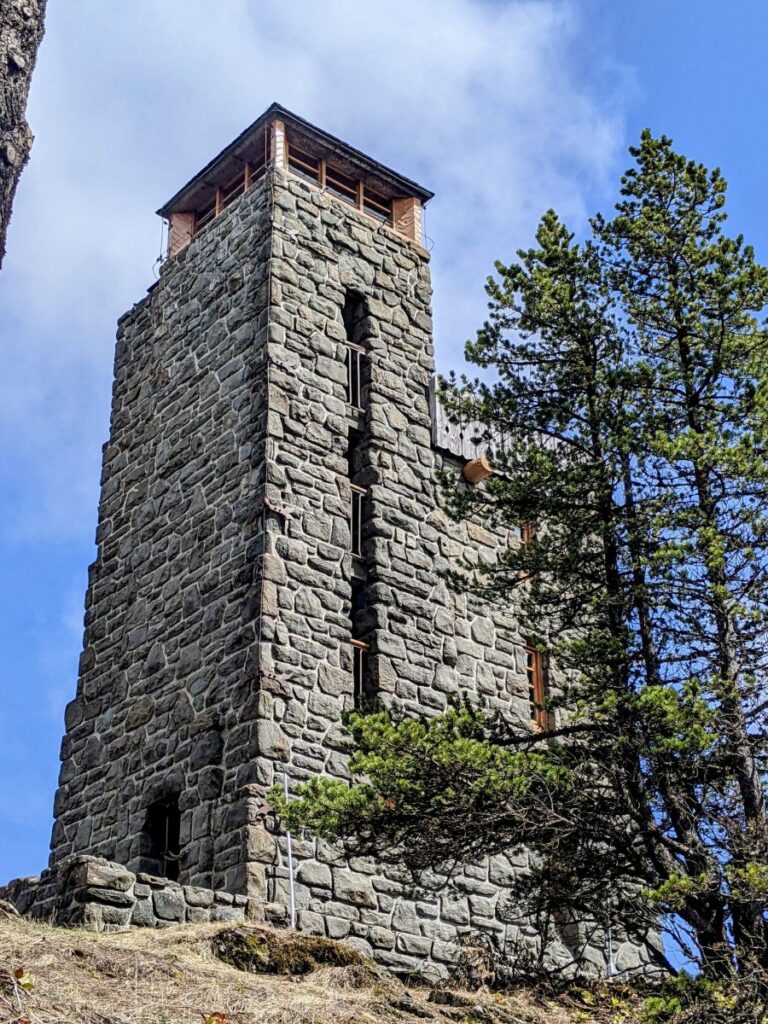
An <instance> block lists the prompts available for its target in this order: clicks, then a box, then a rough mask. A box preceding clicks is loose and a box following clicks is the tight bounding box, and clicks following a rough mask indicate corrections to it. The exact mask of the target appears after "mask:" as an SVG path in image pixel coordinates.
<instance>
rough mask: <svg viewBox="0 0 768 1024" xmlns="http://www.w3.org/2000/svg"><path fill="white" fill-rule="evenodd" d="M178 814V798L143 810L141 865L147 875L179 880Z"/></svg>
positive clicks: (165, 800) (162, 801)
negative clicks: (144, 811)
mask: <svg viewBox="0 0 768 1024" xmlns="http://www.w3.org/2000/svg"><path fill="white" fill-rule="evenodd" d="M180 839H181V812H180V811H179V798H178V796H170V797H166V798H165V799H163V800H158V801H156V802H155V803H153V804H150V806H149V807H148V808H147V817H146V821H145V823H144V842H143V844H142V845H143V850H142V854H143V856H142V864H143V866H144V870H145V871H147V872H148V873H149V874H156V875H160V876H161V877H162V878H169V879H170V880H171V881H172V882H176V881H178V878H179V857H180V854H181V842H180Z"/></svg>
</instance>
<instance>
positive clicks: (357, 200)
mask: <svg viewBox="0 0 768 1024" xmlns="http://www.w3.org/2000/svg"><path fill="white" fill-rule="evenodd" d="M296 153H301V154H302V155H305V156H308V157H310V159H311V160H313V161H314V160H317V162H318V169H317V173H316V174H315V169H314V167H313V165H312V164H311V163H308V162H307V161H305V160H303V159H302V158H301V157H299V156H297V155H295V154H296ZM292 154H294V155H293V156H292ZM292 162H293V163H295V164H298V165H299V168H300V169H299V170H298V171H297V170H296V169H295V168H294V167H292V166H291V163H292ZM286 167H287V168H288V170H289V171H290V173H291V174H295V175H296V177H297V178H300V179H301V180H302V181H306V182H308V183H309V184H310V185H313V184H314V185H317V186H318V187H319V188H321V189H323V190H324V191H325V192H328V193H329V195H331V196H333V198H334V199H338V200H340V201H341V202H342V203H346V204H347V205H348V206H352V207H354V208H355V209H356V210H357V211H358V212H359V213H363V214H365V216H366V217H370V218H371V220H375V221H376V222H377V223H379V224H388V225H389V226H390V227H393V226H394V222H395V221H394V213H393V206H392V203H393V200H392V199H391V198H388V197H387V196H385V195H384V193H383V192H379V191H378V190H377V189H375V188H372V187H371V186H369V185H366V184H365V182H364V181H363V180H362V179H361V178H354V177H352V176H351V175H349V174H347V173H346V172H345V171H343V170H342V169H341V167H338V166H337V165H336V164H334V162H333V161H332V160H331V161H330V163H329V161H328V160H326V159H325V158H324V157H315V156H314V154H312V153H311V152H310V151H309V150H306V149H303V148H302V147H301V146H300V145H299V144H298V143H296V142H293V141H292V140H291V139H290V137H289V136H286ZM334 179H335V180H334Z"/></svg>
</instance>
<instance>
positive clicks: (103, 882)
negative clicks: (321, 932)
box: [0, 856, 264, 931]
mask: <svg viewBox="0 0 768 1024" xmlns="http://www.w3.org/2000/svg"><path fill="white" fill-rule="evenodd" d="M145 877H146V876H145ZM97 879H98V885H96V884H91V883H92V882H94V881H95V880H97ZM0 899H4V900H7V901H8V902H9V903H12V904H13V905H14V906H15V907H16V908H17V909H18V910H19V911H20V912H21V913H22V914H25V915H27V916H29V917H31V918H34V919H35V920H41V921H49V922H51V923H52V924H60V925H77V926H78V927H81V928H85V929H86V930H89V931H124V930H125V929H127V928H130V927H141V928H159V927H164V926H166V925H168V924H181V923H183V922H195V923H198V922H201V921H219V920H227V921H263V919H264V914H263V908H262V907H261V906H260V905H259V904H258V903H256V902H254V901H251V900H248V899H245V898H243V897H239V898H238V902H237V903H236V905H235V900H234V899H233V897H232V895H231V894H230V893H226V892H213V891H212V890H210V889H200V888H195V887H191V886H180V885H179V884H178V883H177V882H171V881H169V880H168V879H167V878H154V877H153V880H152V884H151V885H150V884H144V883H142V882H139V881H137V876H136V875H134V874H133V873H132V872H130V871H127V870H126V869H125V868H124V867H123V866H122V865H120V864H114V863H111V862H110V861H107V860H104V859H103V858H100V857H87V856H77V857H70V858H66V859H64V860H62V861H60V862H59V863H58V864H57V865H56V866H55V867H53V868H50V869H47V870H46V871H43V873H42V874H41V875H40V876H39V877H34V878H17V879H15V880H14V881H13V882H9V883H8V885H6V886H3V887H0ZM219 900H221V901H222V902H224V903H229V904H231V905H228V906H226V907H221V908H218V907H216V906H215V904H216V903H217V902H218V901H219ZM223 910H226V916H225V917H220V916H218V912H220V911H223Z"/></svg>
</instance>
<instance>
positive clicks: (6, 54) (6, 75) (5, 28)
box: [0, 0, 46, 267]
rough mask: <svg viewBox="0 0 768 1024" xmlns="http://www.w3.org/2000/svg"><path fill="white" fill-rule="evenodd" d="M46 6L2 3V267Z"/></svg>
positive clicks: (16, 0) (35, 0)
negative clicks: (28, 101)
mask: <svg viewBox="0 0 768 1024" xmlns="http://www.w3.org/2000/svg"><path fill="white" fill-rule="evenodd" d="M45 5H46V0H0V267H2V265H3V258H4V257H5V240H6V237H7V234H8V222H9V220H10V219H11V211H12V209H13V197H14V195H15V194H16V185H17V184H18V181H19V177H20V176H21V172H22V171H23V169H24V165H25V164H26V162H27V160H28V159H29V151H30V149H31V148H32V140H33V136H32V132H31V131H30V130H29V125H28V124H27V119H26V110H27V96H28V95H29V83H30V80H31V78H32V71H33V70H34V67H35V60H36V58H37V49H38V47H39V46H40V40H41V39H42V38H43V23H44V19H45Z"/></svg>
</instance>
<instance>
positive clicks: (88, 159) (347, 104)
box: [0, 0, 768, 882]
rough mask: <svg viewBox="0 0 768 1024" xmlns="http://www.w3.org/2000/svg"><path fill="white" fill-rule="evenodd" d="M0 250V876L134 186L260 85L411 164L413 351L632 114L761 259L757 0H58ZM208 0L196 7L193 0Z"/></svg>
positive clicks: (158, 190)
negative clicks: (27, 147)
mask: <svg viewBox="0 0 768 1024" xmlns="http://www.w3.org/2000/svg"><path fill="white" fill-rule="evenodd" d="M49 8H50V13H49V18H48V28H47V34H46V39H45V41H44V44H43V47H42V49H41V53H40V58H39V63H38V68H37V71H36V75H35V79H34V83H33V91H32V97H31V104H30V112H29V113H30V120H31V122H32V128H33V130H34V132H35V134H36V136H37V141H36V143H35V147H34V150H33V155H32V160H31V163H30V165H29V167H28V169H27V171H26V172H25V175H24V178H23V179H22V183H21V185H20V188H19V193H18V198H17V203H16V210H15V213H14V218H13V221H12V224H11V231H10V235H9V241H8V256H7V258H6V262H5V265H4V268H3V270H2V273H0V339H1V340H2V354H3V372H2V375H1V376H0V565H2V571H1V572H0V645H1V649H2V654H3V656H2V662H1V666H2V667H0V693H1V694H2V700H0V882H2V881H4V880H5V879H7V878H10V877H14V876H17V875H20V874H30V873H35V872H37V871H39V870H40V869H41V868H42V867H43V866H44V865H45V863H46V859H47V851H48V840H49V836H50V826H51V808H52V801H53V794H54V789H55V785H56V777H57V772H58V751H59V743H60V736H61V731H62V727H63V709H64V705H65V703H66V702H67V701H68V700H69V699H71V697H72V696H74V692H75V683H76V675H77V659H78V656H79V652H80V645H81V641H82V610H83V595H84V591H85V585H86V575H87V574H86V570H87V566H88V564H89V562H90V561H91V560H92V558H93V557H94V546H93V536H94V531H95V526H96V508H97V501H98V483H99V469H100V455H101V445H102V443H103V442H104V441H105V440H106V437H107V432H108V419H109V400H110V388H111V371H112V358H113V344H114V331H115V322H116V320H117V317H118V316H119V315H120V314H121V313H122V312H123V311H124V310H125V309H126V308H128V307H129V306H130V305H131V304H132V303H133V302H135V301H137V300H138V299H140V298H141V296H142V295H143V294H144V291H145V289H146V287H147V286H148V285H149V284H150V283H151V282H152V280H153V279H154V277H153V264H154V261H155V260H156V258H157V256H158V253H159V249H160V222H159V220H158V218H157V217H155V215H154V213H153V211H154V210H155V209H156V208H157V207H158V206H159V205H160V203H161V202H162V201H163V200H165V199H167V198H168V196H169V195H171V194H172V193H173V192H174V191H175V190H176V188H177V187H178V186H179V185H180V184H181V183H183V182H184V181H186V180H187V178H189V177H190V176H191V174H192V173H194V172H195V171H196V170H198V169H199V168H200V167H201V166H202V165H203V164H204V163H206V162H207V161H208V159H209V158H210V157H211V156H213V155H214V154H215V153H216V152H218V151H219V149H221V148H222V147H223V146H224V145H225V144H226V143H227V142H229V141H230V139H231V138H232V137H234V136H235V135H236V134H237V133H238V132H239V131H240V130H241V129H242V128H243V127H245V126H246V125H247V124H248V123H250V122H251V121H252V120H253V119H254V118H255V117H256V116H257V115H258V114H259V113H261V111H262V110H263V109H264V108H265V107H266V106H267V105H268V104H269V103H270V102H271V101H272V100H278V101H279V102H281V103H283V104H284V105H285V106H287V107H289V108H291V109H293V110H295V111H296V112H297V113H299V114H301V115H303V116H304V117H306V118H308V119H309V120H311V121H314V122H315V123H316V124H318V125H320V126H321V127H323V128H325V129H327V130H328V131H330V132H332V133H333V134H335V135H338V136H340V137H342V138H344V139H346V140H348V141H349V142H350V143H352V144H353V145H356V146H358V147H359V148H360V149H363V150H364V151H366V152H368V153H370V154H371V155H372V156H374V157H376V158H377V159H379V160H381V161H382V162H384V163H387V164H389V165H390V166H392V167H394V168H396V169H397V170H400V171H402V172H403V173H404V174H407V175H409V176H410V177H414V178H416V179H417V180H419V181H420V182H422V183H423V184H424V185H426V186H428V187H430V188H432V189H434V190H435V192H436V193H437V196H436V198H435V200H434V201H433V203H432V204H430V207H429V210H428V212H427V231H428V234H429V236H430V239H431V240H432V241H431V244H432V245H433V250H432V256H433V280H434V286H435V298H434V310H435V328H436V344H437V352H438V361H439V365H440V367H441V368H442V369H447V368H449V367H452V366H456V367H457V366H460V365H461V350H462V346H463V342H464V339H465V338H466V337H468V336H469V335H470V334H471V333H472V332H473V330H474V328H475V327H476V326H477V325H478V324H479V322H480V320H481V318H482V315H483V309H484V296H483V290H482V286H483V281H484V278H485V276H486V274H487V273H488V272H489V270H490V268H491V264H492V261H493V260H494V259H497V258H499V259H504V260H509V259H510V258H511V256H512V254H513V251H514V250H515V249H516V248H518V247H519V246H525V245H527V244H529V242H530V240H531V235H532V232H533V230H534V228H535V224H536V221H537V218H538V216H539V215H540V214H541V213H542V212H543V211H544V210H545V209H546V208H547V207H550V206H551V207H554V208H555V209H557V210H558V212H560V213H561V214H562V215H563V216H564V217H565V218H566V219H567V220H568V221H569V222H570V223H571V224H572V226H573V227H574V228H575V229H577V230H578V229H580V228H582V227H583V225H584V223H585V220H586V217H587V216H588V214H589V213H591V212H593V211H594V210H596V209H604V210H606V209H608V208H609V207H610V205H611V203H612V201H613V198H614V196H615V185H616V182H617V180H618V176H619V174H620V173H621V171H622V170H624V169H625V167H626V166H627V165H628V157H627V154H626V148H627V146H628V145H630V144H632V143H633V142H635V141H636V140H637V138H638V136H639V133H640V130H641V128H642V127H645V126H648V127H650V128H651V129H653V130H654V131H655V132H657V133H661V132H664V133H666V134H667V135H670V136H671V137H672V138H673V139H674V141H675V143H676V145H677V147H678V149H680V150H681V151H682V152H685V153H686V154H687V155H689V156H691V157H695V158H697V159H700V160H702V161H703V162H705V163H707V164H709V165H719V166H720V167H721V168H722V169H723V171H724V173H725V175H726V178H727V179H728V180H729V182H730V185H731V188H730V201H729V209H730V213H731V227H732V230H733V232H734V233H736V232H742V233H744V234H745V236H746V237H747V239H748V240H749V241H751V242H752V243H753V244H754V246H755V248H756V250H757V254H758V256H759V257H760V258H762V260H763V262H766V261H768V216H767V213H768V198H767V195H766V191H767V190H766V186H765V182H766V177H767V176H766V163H767V162H768V160H767V154H768V148H767V146H766V139H767V138H768V103H766V100H767V99H768V96H767V95H766V92H767V90H766V78H767V77H768V75H767V73H766V63H767V62H766V59H765V49H766V43H768V5H766V4H765V3H764V0H734V2H733V3H731V4H729V5H724V4H723V3H722V2H720V0H695V2H694V0H666V2H662V0H526V2H518V0H495V2H491V0H486V2H483V0H388V2H387V3H381V2H380V0H376V2H373V0H331V3H330V5H326V7H325V8H324V10H323V14H322V16H321V17H320V16H318V13H317V11H318V8H317V6H316V4H314V3H311V2H309V0H293V2H291V3H290V4H286V3H284V2H278V0H222V2H221V3H219V4H216V5H213V6H212V5H211V4H210V3H207V2H204V0H110V2H109V3H104V2H103V0H59V2H58V3H56V4H51V5H49ZM212 12H215V13H212Z"/></svg>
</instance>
